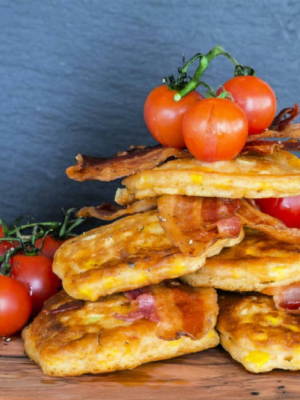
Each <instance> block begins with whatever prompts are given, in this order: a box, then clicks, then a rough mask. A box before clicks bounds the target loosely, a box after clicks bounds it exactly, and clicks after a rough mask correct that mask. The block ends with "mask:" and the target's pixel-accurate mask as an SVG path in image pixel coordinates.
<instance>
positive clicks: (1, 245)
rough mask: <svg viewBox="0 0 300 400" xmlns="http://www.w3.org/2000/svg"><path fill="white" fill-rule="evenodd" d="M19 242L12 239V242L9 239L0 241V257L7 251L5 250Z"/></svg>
mask: <svg viewBox="0 0 300 400" xmlns="http://www.w3.org/2000/svg"><path fill="white" fill-rule="evenodd" d="M18 244H19V242H17V241H14V242H9V241H6V240H5V241H4V242H0V257H1V256H4V254H5V253H6V252H7V250H10V249H12V248H14V247H16V246H18Z"/></svg>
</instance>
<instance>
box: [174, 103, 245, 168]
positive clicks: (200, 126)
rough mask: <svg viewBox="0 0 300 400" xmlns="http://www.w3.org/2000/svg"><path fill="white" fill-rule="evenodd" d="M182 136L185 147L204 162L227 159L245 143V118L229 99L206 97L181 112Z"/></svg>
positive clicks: (236, 152) (231, 157)
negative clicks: (182, 113) (182, 114)
mask: <svg viewBox="0 0 300 400" xmlns="http://www.w3.org/2000/svg"><path fill="white" fill-rule="evenodd" d="M182 130H183V136H184V140H185V143H186V146H187V148H188V149H189V151H190V152H191V153H192V154H193V155H194V156H195V157H196V158H198V159H199V160H201V161H206V162H213V161H221V160H231V159H233V158H234V157H236V156H237V155H238V154H239V152H240V151H241V150H242V148H243V147H244V145H245V142H246V139H247V135H248V122H247V118H246V115H245V113H244V112H243V111H242V109H241V108H240V107H239V106H237V105H236V104H235V103H233V102H232V101H230V100H225V99H220V98H209V99H205V100H201V101H199V102H198V103H196V104H195V105H194V106H193V107H192V108H191V109H190V110H189V111H188V112H187V113H186V114H185V116H184V118H183V123H182Z"/></svg>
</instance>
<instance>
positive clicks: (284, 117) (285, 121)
mask: <svg viewBox="0 0 300 400" xmlns="http://www.w3.org/2000/svg"><path fill="white" fill-rule="evenodd" d="M298 115H299V105H298V104H295V105H294V107H288V108H284V109H283V110H281V111H280V112H279V113H278V115H276V117H275V119H274V121H273V122H272V124H271V126H270V128H269V129H271V130H274V131H279V132H280V131H282V130H283V129H284V128H285V127H286V126H287V125H289V124H290V123H291V122H292V121H293V120H294V119H296V118H297V117H298Z"/></svg>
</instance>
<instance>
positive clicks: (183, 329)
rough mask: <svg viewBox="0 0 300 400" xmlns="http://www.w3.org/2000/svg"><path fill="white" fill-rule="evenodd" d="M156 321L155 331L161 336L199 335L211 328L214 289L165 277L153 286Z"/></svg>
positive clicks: (171, 338)
mask: <svg viewBox="0 0 300 400" xmlns="http://www.w3.org/2000/svg"><path fill="white" fill-rule="evenodd" d="M153 294H154V297H155V302H156V310H157V314H158V317H159V323H158V324H157V326H156V335H157V336H158V337H159V338H160V339H163V340H177V339H179V338H180V337H181V336H188V337H190V338H191V339H200V338H201V337H203V336H204V335H205V334H206V333H207V332H208V331H209V330H210V329H211V328H212V320H211V315H212V314H217V312H218V306H217V295H216V292H215V290H214V289H211V288H205V289H204V288H201V289H199V288H198V289H196V288H192V287H189V286H187V285H183V284H178V282H176V281H171V282H170V281H167V282H166V283H164V284H161V285H156V286H155V287H154V289H153Z"/></svg>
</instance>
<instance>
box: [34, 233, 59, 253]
mask: <svg viewBox="0 0 300 400" xmlns="http://www.w3.org/2000/svg"><path fill="white" fill-rule="evenodd" d="M64 242H65V240H56V239H54V238H53V237H52V236H50V235H47V236H46V238H45V240H44V238H40V239H37V240H36V241H35V247H36V248H37V249H41V252H42V253H43V254H44V255H45V256H47V257H50V258H53V257H54V254H55V252H56V250H57V249H58V248H59V247H60V246H61V245H62V244H63V243H64ZM42 243H43V247H42V248H41V246H42Z"/></svg>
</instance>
